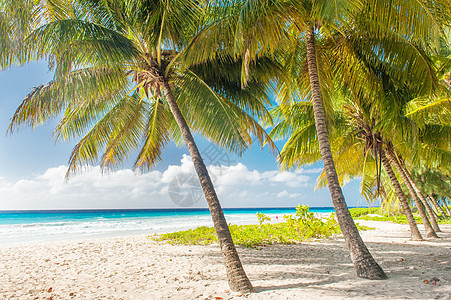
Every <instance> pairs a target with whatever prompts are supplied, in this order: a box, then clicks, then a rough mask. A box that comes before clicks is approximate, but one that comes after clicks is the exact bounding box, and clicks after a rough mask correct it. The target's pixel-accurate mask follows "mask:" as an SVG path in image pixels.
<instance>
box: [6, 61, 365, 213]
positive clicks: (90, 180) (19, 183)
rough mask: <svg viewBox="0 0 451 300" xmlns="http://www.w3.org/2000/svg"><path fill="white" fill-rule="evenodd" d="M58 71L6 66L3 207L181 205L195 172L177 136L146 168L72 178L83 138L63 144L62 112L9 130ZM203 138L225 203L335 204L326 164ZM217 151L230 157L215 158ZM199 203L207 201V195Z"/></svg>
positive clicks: (352, 186)
mask: <svg viewBox="0 0 451 300" xmlns="http://www.w3.org/2000/svg"><path fill="white" fill-rule="evenodd" d="M51 78H52V73H51V72H49V71H48V69H47V66H46V65H45V64H43V63H34V64H31V65H28V66H26V67H22V68H17V67H16V68H12V69H9V70H6V71H3V72H0V133H1V135H0V210H2V209H70V208H162V207H168V208H171V207H177V204H176V203H174V201H171V197H170V195H169V193H168V188H169V187H170V185H171V182H172V181H171V180H172V179H173V178H175V177H176V176H177V175H178V174H194V169H193V167H192V163H191V160H190V157H189V155H188V151H187V149H186V148H185V147H183V148H177V147H176V146H174V145H172V144H170V145H169V146H168V147H167V148H166V149H165V151H164V154H163V161H162V162H161V163H159V164H158V165H157V166H156V167H155V168H153V169H152V170H150V171H149V172H147V173H145V174H135V173H133V172H132V171H131V170H130V169H128V168H127V166H126V167H125V168H123V169H120V170H116V171H112V172H110V173H109V174H104V175H102V174H101V172H100V170H99V168H98V167H95V166H94V167H91V168H89V169H87V170H85V171H84V172H82V173H81V174H79V175H77V176H75V177H73V178H72V179H71V180H70V181H69V182H67V183H65V182H64V173H65V171H66V164H67V161H68V158H69V155H70V152H71V150H72V148H73V147H74V145H75V142H76V141H72V142H67V143H65V142H58V143H56V144H55V140H54V139H53V137H52V131H53V127H54V125H55V123H56V120H54V121H51V122H49V123H47V124H46V125H43V126H39V127H37V128H35V129H34V130H31V129H29V128H26V129H23V130H21V131H19V132H17V133H15V134H13V135H9V134H8V135H6V130H7V128H8V125H9V121H10V118H11V116H12V114H13V113H14V111H15V109H16V108H17V107H18V105H19V104H20V103H21V101H22V99H23V98H24V97H25V95H27V93H29V92H30V91H31V89H32V88H33V87H35V86H38V85H40V84H43V83H46V82H48V81H49V80H51ZM195 139H196V141H197V143H198V147H199V149H200V151H201V153H202V154H203V155H204V160H205V161H206V163H207V165H211V166H210V167H209V170H210V172H211V174H212V177H213V179H214V183H215V187H216V189H217V191H218V195H219V197H220V201H221V203H222V205H223V207H259V206H260V207H269V206H277V207H284V206H295V205H297V204H308V205H310V206H332V203H331V200H330V196H329V192H328V190H327V189H323V190H320V191H314V186H315V182H316V177H317V176H318V175H319V171H320V170H321V164H315V165H312V166H305V167H303V168H300V169H299V170H292V171H290V172H282V173H281V172H279V170H278V166H277V163H276V161H275V157H274V156H273V155H272V154H271V153H269V151H267V149H260V146H259V145H255V146H253V147H252V149H250V150H248V151H247V152H245V153H244V155H243V156H241V157H238V156H236V155H232V154H228V153H225V152H221V150H217V148H215V147H214V146H213V145H212V144H210V143H209V142H208V141H206V140H204V139H202V138H201V137H200V136H198V135H196V136H195ZM278 145H279V146H282V145H283V143H282V142H280V143H278ZM214 153H216V154H220V155H219V156H218V157H220V158H221V157H222V159H215V158H214V157H213V156H212V155H214ZM130 161H133V157H130ZM358 188H359V182H358V181H353V182H350V183H348V184H347V185H345V187H344V192H345V197H346V200H347V203H348V205H349V206H357V205H365V201H364V200H363V199H362V198H361V197H360V195H359V191H358ZM194 207H206V203H205V200H204V199H201V200H200V201H199V202H196V203H195V204H194Z"/></svg>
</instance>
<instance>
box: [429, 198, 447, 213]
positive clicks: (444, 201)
mask: <svg viewBox="0 0 451 300" xmlns="http://www.w3.org/2000/svg"><path fill="white" fill-rule="evenodd" d="M433 199H434V201H437V200H436V199H435V198H433ZM442 200H443V205H444V206H445V209H446V212H447V215H448V216H450V217H451V210H450V209H449V206H448V204H447V203H446V200H445V198H442ZM439 207H441V206H440V205H439Z"/></svg>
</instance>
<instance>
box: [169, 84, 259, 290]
mask: <svg viewBox="0 0 451 300" xmlns="http://www.w3.org/2000/svg"><path fill="white" fill-rule="evenodd" d="M162 88H163V91H164V94H165V96H166V100H167V102H168V104H169V108H170V110H171V113H172V114H173V115H174V118H175V120H176V122H177V124H178V126H179V127H180V130H181V132H182V136H183V139H184V140H185V143H186V145H187V146H188V150H189V153H190V155H191V158H192V160H193V164H194V168H195V169H196V172H197V175H198V177H199V180H200V184H201V186H202V189H203V191H204V195H205V199H206V200H207V203H208V207H209V209H210V213H211V217H212V219H213V224H214V227H215V230H216V234H217V235H218V241H219V246H220V247H221V252H222V255H223V258H224V263H225V265H226V271H227V279H228V281H229V286H230V289H231V290H233V291H240V292H246V293H247V292H252V291H253V287H252V284H251V282H250V281H249V278H247V276H246V273H245V272H244V269H243V266H242V264H241V261H240V258H239V256H238V253H237V251H236V248H235V245H234V243H233V239H232V236H231V234H230V231H229V226H228V225H227V221H226V219H225V216H224V213H223V211H222V208H221V205H220V203H219V200H218V197H217V195H216V192H215V189H214V187H213V183H212V181H211V178H210V176H209V174H208V171H207V168H206V166H205V164H204V161H203V160H202V157H201V155H200V153H199V150H198V148H197V146H196V143H195V142H194V138H193V136H192V135H191V131H190V129H189V127H188V124H187V123H186V121H185V118H184V117H183V115H182V113H181V111H180V109H179V107H178V105H177V102H176V101H175V97H174V95H173V94H172V91H171V88H170V86H169V83H168V81H167V80H164V82H163V86H162Z"/></svg>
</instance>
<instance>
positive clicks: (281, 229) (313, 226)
mask: <svg viewBox="0 0 451 300" xmlns="http://www.w3.org/2000/svg"><path fill="white" fill-rule="evenodd" d="M257 217H258V222H259V223H260V224H259V225H229V228H230V232H231V234H232V238H233V241H234V242H235V244H236V245H243V246H245V247H257V246H263V245H271V244H293V243H300V242H302V241H306V240H309V239H323V238H327V237H330V236H332V235H336V234H339V233H340V232H341V231H340V227H339V226H338V223H337V221H336V220H335V216H334V214H331V216H330V217H329V218H327V219H320V218H316V217H315V216H314V214H313V213H312V212H310V211H309V207H308V206H306V205H298V206H297V207H296V215H295V216H292V215H288V216H284V220H285V221H284V222H281V223H275V224H269V223H267V224H264V222H269V221H271V219H270V218H269V217H268V216H266V215H264V214H261V213H257ZM357 225H358V224H357ZM358 228H359V230H369V229H374V228H370V227H366V226H360V225H358ZM153 238H154V240H157V241H162V242H167V243H170V244H183V245H208V244H211V243H216V242H217V241H218V239H217V237H216V232H215V230H214V228H213V227H206V226H202V227H197V228H196V229H190V230H185V231H178V232H172V233H165V234H162V235H160V236H156V237H153Z"/></svg>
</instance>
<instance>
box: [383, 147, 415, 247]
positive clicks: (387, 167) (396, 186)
mask: <svg viewBox="0 0 451 300" xmlns="http://www.w3.org/2000/svg"><path fill="white" fill-rule="evenodd" d="M380 155H381V160H382V165H383V166H384V169H385V171H386V172H387V174H388V177H389V178H390V181H391V183H392V185H393V188H394V189H395V192H396V195H397V196H398V199H399V202H400V203H401V207H402V210H403V213H404V215H405V216H406V218H407V222H409V226H410V235H411V238H412V240H415V241H421V240H423V237H422V236H421V233H420V231H419V230H418V226H417V222H415V218H414V217H413V214H412V211H411V210H410V207H409V203H408V202H407V199H406V195H404V192H403V191H402V188H401V185H400V184H399V182H398V179H397V178H396V175H395V173H394V172H393V169H392V168H391V165H390V162H389V160H388V158H387V157H386V156H385V153H384V151H381V154H380Z"/></svg>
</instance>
